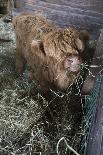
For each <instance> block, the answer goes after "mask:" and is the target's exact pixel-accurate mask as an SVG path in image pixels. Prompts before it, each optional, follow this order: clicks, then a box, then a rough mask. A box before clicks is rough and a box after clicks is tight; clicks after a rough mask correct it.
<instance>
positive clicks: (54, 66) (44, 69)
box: [13, 14, 88, 91]
mask: <svg viewBox="0 0 103 155" xmlns="http://www.w3.org/2000/svg"><path fill="white" fill-rule="evenodd" d="M13 25H14V28H15V33H16V46H17V49H16V50H17V52H16V53H17V54H16V68H17V70H18V72H19V73H22V72H23V69H24V65H25V63H26V62H27V64H28V65H29V66H30V74H31V77H32V78H33V79H34V80H36V82H37V83H38V84H39V85H40V87H41V88H42V89H43V90H46V91H47V90H48V89H49V88H57V89H61V90H65V89H66V88H67V87H68V86H69V85H70V84H71V83H73V81H74V79H75V78H76V76H77V74H78V72H79V71H80V65H81V63H82V62H83V59H82V55H83V51H84V49H85V45H86V42H87V40H88V34H87V33H85V32H84V31H83V32H78V31H77V30H75V29H73V28H68V29H61V28H58V27H56V26H54V25H53V24H51V23H50V22H48V21H47V20H46V19H44V18H43V17H42V16H37V15H36V16H35V15H30V14H28V15H27V14H22V15H20V16H17V17H15V18H14V20H13Z"/></svg>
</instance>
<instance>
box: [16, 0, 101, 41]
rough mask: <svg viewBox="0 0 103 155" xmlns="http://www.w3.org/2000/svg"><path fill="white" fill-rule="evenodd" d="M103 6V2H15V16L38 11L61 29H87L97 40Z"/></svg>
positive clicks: (60, 0) (74, 0) (89, 0)
mask: <svg viewBox="0 0 103 155" xmlns="http://www.w3.org/2000/svg"><path fill="white" fill-rule="evenodd" d="M94 2H95V3H94ZM100 4H101V5H100ZM102 5H103V1H102V0H99V1H97V0H88V1H85V0H83V1H81V0H59V1H58V0H52V1H51V0H35V1H33V0H22V1H21V0H15V6H16V9H15V10H14V15H15V14H19V13H21V12H26V11H27V12H35V11H36V12H39V13H42V14H43V15H44V16H46V17H47V18H48V19H50V20H52V21H53V22H55V23H56V24H57V25H59V26H61V27H69V26H74V27H76V28H77V29H87V30H88V31H89V32H90V33H91V34H92V35H93V37H95V38H97V37H98V36H99V33H100V32H99V30H100V29H101V28H102V26H103V20H101V19H103V9H101V8H103V7H102Z"/></svg>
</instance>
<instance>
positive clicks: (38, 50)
mask: <svg viewBox="0 0 103 155" xmlns="http://www.w3.org/2000/svg"><path fill="white" fill-rule="evenodd" d="M31 51H32V53H34V54H37V55H41V56H42V55H43V56H46V53H45V50H44V45H43V42H42V41H41V40H33V41H32V43H31Z"/></svg>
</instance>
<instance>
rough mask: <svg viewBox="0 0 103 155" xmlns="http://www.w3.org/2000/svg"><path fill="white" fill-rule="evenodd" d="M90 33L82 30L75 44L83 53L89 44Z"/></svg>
mask: <svg viewBox="0 0 103 155" xmlns="http://www.w3.org/2000/svg"><path fill="white" fill-rule="evenodd" d="M89 38H90V36H89V33H88V32H87V31H86V30H81V31H80V33H79V38H77V39H76V41H75V43H76V46H77V49H78V50H79V51H80V52H82V51H84V49H85V46H86V44H87V42H88V41H89Z"/></svg>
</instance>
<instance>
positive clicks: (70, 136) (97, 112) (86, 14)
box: [0, 0, 103, 155]
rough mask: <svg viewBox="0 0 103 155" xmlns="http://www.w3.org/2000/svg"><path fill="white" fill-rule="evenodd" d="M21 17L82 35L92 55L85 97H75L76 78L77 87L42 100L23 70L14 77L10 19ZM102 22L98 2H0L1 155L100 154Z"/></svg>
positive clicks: (102, 138)
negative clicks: (38, 18)
mask: <svg viewBox="0 0 103 155" xmlns="http://www.w3.org/2000/svg"><path fill="white" fill-rule="evenodd" d="M22 12H32V13H36V14H42V15H43V16H45V17H46V18H47V19H49V20H50V21H53V22H54V23H55V24H56V25H59V26H60V27H62V28H65V27H69V26H70V27H75V28H77V29H78V30H80V29H86V30H88V32H89V33H90V35H91V38H90V43H89V44H90V48H91V50H94V55H93V59H92V62H91V66H92V68H89V69H88V74H91V75H92V76H93V77H96V80H95V85H94V88H93V89H92V90H91V92H90V94H89V95H82V94H81V91H80V89H81V87H82V84H83V83H82V82H83V81H82V79H81V78H80V79H79V81H78V82H77V83H78V85H79V86H78V87H77V86H75V85H74V86H73V88H70V89H69V90H68V92H67V94H65V93H63V92H57V93H55V92H53V95H52V99H51V100H50V101H46V99H45V98H44V97H43V96H42V95H41V94H40V93H39V92H38V90H37V88H36V85H35V82H30V81H29V78H28V69H26V71H25V72H24V73H23V75H22V76H18V75H17V73H16V70H15V65H14V64H15V50H16V49H15V47H16V45H15V34H14V30H13V27H12V23H11V20H12V19H11V18H13V17H14V16H16V15H19V14H20V13H22ZM102 19H103V1H102V0H0V154H1V155H9V154H10V155H13V154H14V155H21V154H27V155H29V154H30V155H56V154H57V155H103V142H102V141H103V131H102V128H103V127H102V125H103V114H102V113H103V112H102V111H103V104H102V101H103V99H102V98H103V97H102V96H103V95H102V92H103V76H102V74H103V71H102V66H103V65H102V59H103V54H102V49H103V29H102V28H103V20H102ZM91 50H90V51H91ZM34 85H35V88H34Z"/></svg>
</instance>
